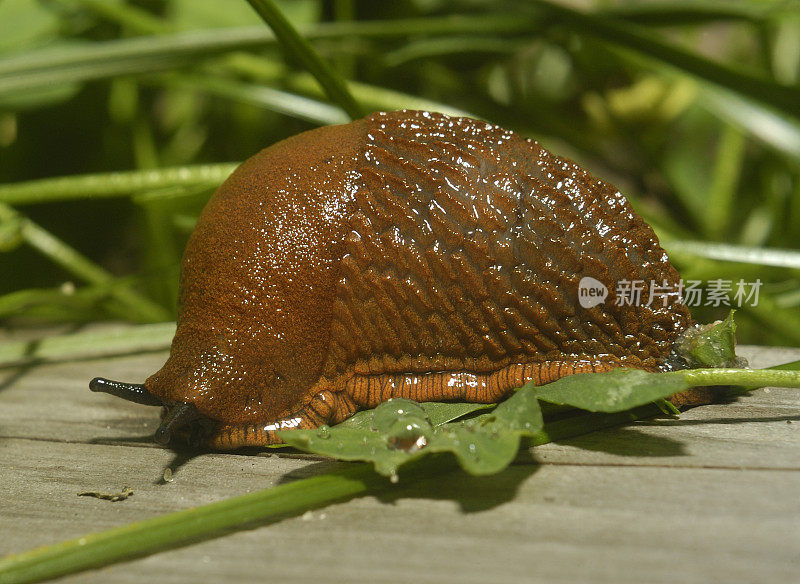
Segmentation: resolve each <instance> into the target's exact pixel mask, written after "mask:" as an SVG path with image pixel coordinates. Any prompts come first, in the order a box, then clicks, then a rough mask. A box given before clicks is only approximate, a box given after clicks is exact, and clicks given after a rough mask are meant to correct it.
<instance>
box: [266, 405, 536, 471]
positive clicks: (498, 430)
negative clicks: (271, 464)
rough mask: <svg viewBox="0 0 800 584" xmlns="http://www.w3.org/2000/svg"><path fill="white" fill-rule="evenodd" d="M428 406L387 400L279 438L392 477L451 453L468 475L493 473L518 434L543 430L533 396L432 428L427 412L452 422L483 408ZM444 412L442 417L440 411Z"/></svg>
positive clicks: (506, 460)
mask: <svg viewBox="0 0 800 584" xmlns="http://www.w3.org/2000/svg"><path fill="white" fill-rule="evenodd" d="M443 405H444V404H441V405H439V404H436V405H433V406H431V405H429V406H428V408H425V407H424V406H421V405H420V404H417V403H416V402H413V401H411V400H406V399H391V400H389V401H387V402H384V403H382V404H381V405H379V406H378V407H377V408H375V409H374V410H371V411H369V412H362V413H360V414H357V415H356V416H354V418H355V420H353V419H352V418H351V420H350V421H349V422H345V423H343V424H340V425H338V426H334V427H333V428H328V427H327V426H323V427H321V428H318V429H316V430H286V431H282V432H280V433H279V436H280V437H281V439H283V440H284V441H286V442H287V443H288V444H290V445H292V446H294V447H295V448H300V449H301V450H305V451H307V452H313V453H315V454H323V455H326V456H333V457H335V458H339V459H341V460H364V461H368V462H372V464H373V465H374V466H375V470H376V472H378V473H380V474H382V475H385V476H392V477H394V476H396V475H397V469H398V468H399V467H400V466H401V465H403V464H405V463H407V462H410V461H412V460H415V459H418V458H421V457H423V456H425V455H427V454H430V453H435V452H450V453H453V454H454V455H455V457H456V459H457V460H458V463H459V464H460V465H461V466H462V468H464V470H466V471H467V472H469V473H471V474H475V475H484V474H492V473H496V472H499V471H501V470H502V469H504V468H505V467H506V466H508V465H509V464H510V463H511V461H512V460H514V457H515V456H516V454H517V450H518V449H519V441H520V438H521V437H522V436H534V435H535V434H536V433H537V432H539V431H540V430H541V429H542V427H543V426H544V421H543V420H542V413H541V410H540V409H539V403H538V400H537V399H536V395H535V394H534V393H533V392H530V391H519V392H517V393H516V394H514V395H513V396H511V397H510V398H509V399H507V400H506V401H504V402H503V403H501V404H500V405H499V406H497V408H495V410H494V411H493V412H491V413H488V414H482V415H480V416H477V417H475V418H472V419H469V420H465V421H462V422H451V423H440V424H438V425H436V426H434V425H433V424H432V423H431V419H430V417H429V416H428V411H432V412H433V411H435V412H437V413H438V414H439V416H440V419H447V418H450V419H452V418H453V417H455V416H461V415H465V414H467V413H471V412H474V411H476V410H478V409H481V408H484V407H488V406H486V405H483V404H449V405H450V406H451V407H449V408H446V407H442V406H443ZM445 412H446V413H445Z"/></svg>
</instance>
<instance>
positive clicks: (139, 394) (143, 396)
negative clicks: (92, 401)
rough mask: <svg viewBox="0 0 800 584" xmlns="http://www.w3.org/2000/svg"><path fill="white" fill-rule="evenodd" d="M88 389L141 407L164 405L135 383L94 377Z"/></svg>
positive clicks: (143, 387) (142, 386)
mask: <svg viewBox="0 0 800 584" xmlns="http://www.w3.org/2000/svg"><path fill="white" fill-rule="evenodd" d="M89 389H91V390H92V391H100V392H103V393H108V394H110V395H113V396H116V397H121V398H122V399H125V400H128V401H131V402H134V403H137V404H142V405H143V406H162V405H164V402H162V401H161V400H160V399H159V398H157V397H156V396H154V395H153V394H152V393H150V392H149V391H147V389H146V388H145V386H144V385H141V384H137V383H124V382H122V381H114V380H113V379H105V378H103V377H95V378H94V379H92V380H91V381H90V382H89Z"/></svg>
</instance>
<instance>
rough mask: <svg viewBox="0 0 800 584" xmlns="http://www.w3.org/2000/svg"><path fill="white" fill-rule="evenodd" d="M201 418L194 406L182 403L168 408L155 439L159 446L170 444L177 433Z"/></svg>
mask: <svg viewBox="0 0 800 584" xmlns="http://www.w3.org/2000/svg"><path fill="white" fill-rule="evenodd" d="M200 417H201V416H200V414H198V412H197V408H195V407H194V404H187V403H185V402H180V403H178V404H175V405H174V406H171V407H168V408H167V411H166V414H165V415H164V417H163V418H162V419H161V424H160V425H159V426H158V429H157V430H156V433H155V436H154V437H153V439H154V440H155V441H156V442H157V443H158V444H168V443H169V441H170V440H171V439H172V435H173V434H174V433H175V431H177V430H181V429H182V428H185V427H187V426H189V425H190V424H191V423H192V422H194V421H196V420H198V419H199V418H200Z"/></svg>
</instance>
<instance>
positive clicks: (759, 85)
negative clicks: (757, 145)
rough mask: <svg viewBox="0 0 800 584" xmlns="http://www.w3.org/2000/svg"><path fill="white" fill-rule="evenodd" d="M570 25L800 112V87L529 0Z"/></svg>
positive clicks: (636, 30)
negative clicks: (780, 82)
mask: <svg viewBox="0 0 800 584" xmlns="http://www.w3.org/2000/svg"><path fill="white" fill-rule="evenodd" d="M527 3H528V4H530V5H532V6H534V7H536V8H538V9H541V10H542V11H544V12H545V14H548V15H550V16H552V17H555V19H556V20H557V21H558V22H559V23H560V24H563V25H565V26H567V27H568V28H570V29H572V30H575V31H577V32H579V33H581V34H587V35H591V36H593V37H596V38H598V39H600V40H602V41H603V42H606V43H610V44H613V45H617V46H621V47H624V48H627V49H632V50H634V51H636V52H637V53H640V54H642V55H646V56H649V57H652V58H655V59H657V60H658V61H660V62H662V63H665V64H668V65H671V66H672V67H675V68H677V69H679V70H681V71H683V72H685V73H688V74H690V75H692V76H694V77H696V78H698V79H700V80H702V81H706V82H709V83H713V84H715V85H718V86H720V87H723V88H727V89H730V90H732V91H734V92H736V93H739V94H742V95H745V96H748V97H751V98H754V99H755V100H757V101H759V102H762V103H765V104H770V105H772V106H774V107H776V108H778V109H780V110H783V111H785V112H787V113H789V114H792V115H797V114H800V90H798V88H796V87H789V86H786V85H781V84H779V83H775V82H774V81H771V80H769V79H767V78H763V77H760V76H757V75H755V74H751V73H745V72H742V71H739V70H737V69H734V68H732V67H730V66H727V65H724V64H720V63H716V62H714V61H711V60H709V59H706V58H704V57H701V56H699V55H696V54H693V53H690V52H688V51H686V50H684V49H682V48H679V47H677V46H674V45H671V44H669V43H667V42H664V41H662V40H661V39H659V38H658V37H656V36H654V35H653V33H652V31H651V30H649V29H647V28H644V27H641V26H639V25H636V24H634V23H631V22H626V21H620V20H616V19H613V18H609V17H607V16H603V15H602V14H600V13H591V14H590V13H585V12H581V11H578V10H573V9H571V8H568V7H566V6H561V5H559V4H554V3H552V2H549V1H548V0H527Z"/></svg>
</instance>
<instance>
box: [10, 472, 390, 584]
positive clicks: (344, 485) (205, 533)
mask: <svg viewBox="0 0 800 584" xmlns="http://www.w3.org/2000/svg"><path fill="white" fill-rule="evenodd" d="M381 484H384V485H386V484H388V481H386V480H380V479H378V478H377V477H376V475H375V474H374V473H373V472H372V470H371V469H370V468H369V467H368V466H367V465H358V466H355V467H349V468H345V469H344V470H340V471H337V472H333V473H330V474H326V475H322V476H317V477H312V478H308V479H302V480H298V481H295V482H293V483H289V484H286V485H279V486H277V487H273V488H271V489H265V490H263V491H258V492H256V493H248V494H246V495H241V496H239V497H233V498H230V499H226V500H224V501H219V502H217V503H212V504H210V505H204V506H201V507H193V508H190V509H186V510H184V511H178V512H176V513H170V514H168V515H162V516H160V517H155V518H153V519H148V520H145V521H139V522H136V523H131V524H130V525H125V526H122V527H118V528H116V529H110V530H108V531H102V532H100V533H92V534H88V535H86V536H84V537H81V538H78V539H73V540H69V541H65V542H62V543H59V544H56V545H52V546H47V547H43V548H39V549H35V550H31V551H29V552H25V553H22V554H18V555H14V556H9V557H6V558H4V559H2V560H0V584H11V583H16V584H19V583H22V582H39V581H42V580H47V579H50V578H56V577H58V576H63V575H65V574H74V573H76V572H81V571H84V570H89V569H92V568H98V567H101V566H105V565H108V564H111V563H114V562H119V561H123V560H130V559H133V558H137V557H143V556H146V555H150V554H153V553H157V552H161V551H165V550H167V549H170V548H175V547H178V546H181V545H186V544H188V543H190V542H196V541H198V540H200V539H208V538H210V537H213V536H214V535H216V534H219V533H221V532H224V531H226V530H230V529H232V528H237V527H241V526H244V525H247V524H257V523H259V522H261V523H263V522H265V521H267V520H269V519H271V518H275V517H277V516H280V515H285V514H288V513H294V514H297V513H300V512H303V511H305V510H307V509H310V508H314V507H318V506H320V505H323V504H326V503H332V502H334V501H338V500H342V499H346V498H350V497H353V496H355V495H358V494H361V493H364V492H366V491H368V490H377V488H379V486H380V485H381Z"/></svg>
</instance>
